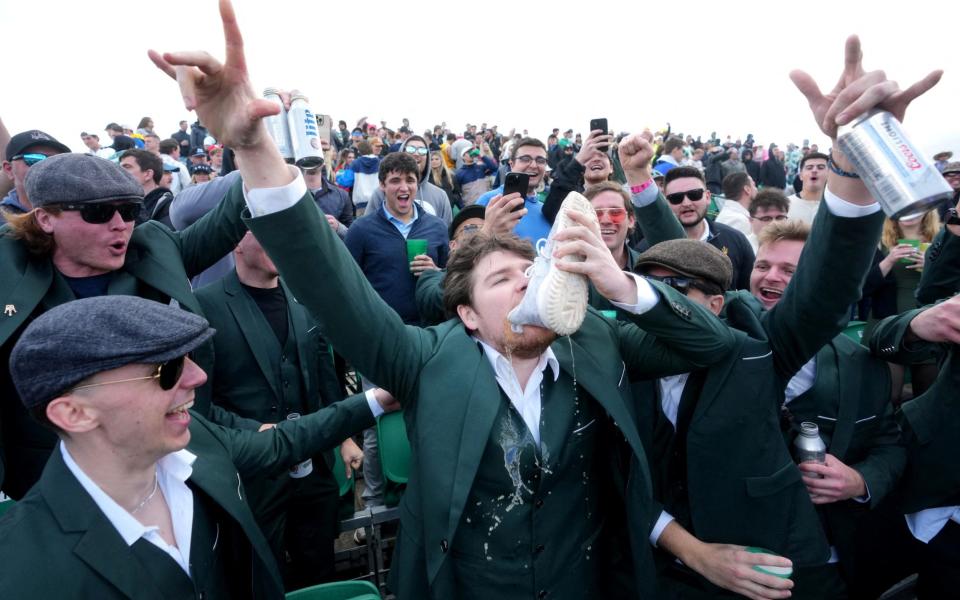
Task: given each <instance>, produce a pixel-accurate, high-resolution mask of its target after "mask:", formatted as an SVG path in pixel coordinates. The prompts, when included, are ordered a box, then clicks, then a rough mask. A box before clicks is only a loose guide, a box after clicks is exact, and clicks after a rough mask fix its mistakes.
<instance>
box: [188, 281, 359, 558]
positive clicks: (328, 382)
mask: <svg viewBox="0 0 960 600" xmlns="http://www.w3.org/2000/svg"><path fill="white" fill-rule="evenodd" d="M281 285H282V284H281ZM284 291H285V292H286V296H287V315H288V316H287V319H288V323H289V325H290V327H289V331H290V334H289V335H291V336H292V338H293V345H295V347H296V357H295V358H296V360H297V363H298V367H299V369H298V371H299V377H298V378H297V380H296V381H287V380H286V379H285V377H284V376H283V375H282V374H281V372H280V356H281V353H282V352H283V349H282V348H281V347H280V345H279V344H278V342H277V336H276V334H275V333H274V332H273V329H272V328H271V327H270V324H269V323H268V322H267V320H266V318H265V317H264V316H263V313H262V312H261V311H260V308H259V307H258V306H257V304H256V302H254V300H253V298H251V297H250V294H248V293H247V291H246V290H245V289H244V288H243V285H242V284H241V283H240V279H239V278H238V277H237V272H236V271H233V272H231V273H229V274H228V275H226V276H224V277H223V279H221V280H219V281H216V282H214V283H212V284H210V285H208V286H205V287H203V288H201V289H199V290H197V299H198V300H199V301H200V305H201V306H202V307H203V311H204V313H205V314H206V315H207V319H208V320H209V321H210V325H211V326H212V327H213V328H214V329H216V330H217V334H216V336H215V337H214V338H213V343H214V349H215V354H216V362H215V364H214V366H213V369H212V371H210V372H209V373H208V379H207V383H206V384H205V386H206V387H208V388H210V392H211V396H212V399H213V403H214V405H215V406H221V407H223V408H224V409H226V410H227V411H229V412H231V413H235V414H237V415H239V416H241V417H245V418H247V419H250V420H251V421H250V422H251V423H253V424H257V423H279V422H281V421H284V420H285V419H286V418H287V415H288V414H289V413H291V412H298V413H301V414H309V413H313V412H316V411H317V410H319V409H320V408H321V407H323V406H329V405H330V404H333V403H334V402H337V401H339V400H341V399H342V395H341V392H340V387H339V385H338V384H337V374H336V371H335V369H334V367H333V357H332V356H331V354H330V350H329V347H328V345H327V343H326V341H325V340H324V339H323V337H321V336H320V331H319V329H317V327H316V324H315V322H314V321H313V319H312V318H311V317H310V315H309V314H308V313H307V310H306V309H305V308H304V307H303V305H301V304H300V303H299V302H297V301H296V299H295V298H294V297H293V294H291V293H290V292H289V291H288V290H286V286H284ZM290 386H296V387H293V388H292V390H293V391H296V390H297V389H299V390H301V392H300V393H295V394H291V387H290ZM285 394H286V395H285ZM285 397H286V398H292V399H293V400H295V401H301V402H302V403H303V406H285V403H284V398H285ZM256 428H257V427H252V429H254V430H256ZM313 458H314V461H313V469H314V473H312V474H311V475H309V477H311V478H321V479H325V480H326V481H327V483H328V485H327V486H326V487H329V488H330V489H331V490H332V489H333V488H334V487H335V484H334V483H333V477H332V473H331V472H330V468H329V467H330V466H331V465H332V464H333V455H332V453H330V452H327V453H324V454H323V455H319V454H318V455H317V456H315V457H313ZM288 466H292V465H288ZM314 483H315V482H314ZM244 484H245V485H246V487H247V489H248V490H249V492H250V499H251V501H250V502H251V508H252V509H253V512H254V515H255V516H256V517H257V520H258V522H259V523H260V524H261V527H262V529H263V531H264V534H265V535H267V537H268V538H270V540H271V542H272V543H274V544H275V545H278V544H279V543H280V542H279V540H280V539H281V538H282V530H283V523H284V520H285V515H286V507H287V505H288V502H289V500H290V498H291V495H292V493H293V489H294V486H293V480H291V479H290V478H289V477H288V476H287V474H286V473H279V474H264V473H259V474H255V475H253V476H250V477H247V478H245V479H244ZM321 485H322V484H321Z"/></svg>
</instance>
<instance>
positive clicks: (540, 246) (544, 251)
mask: <svg viewBox="0 0 960 600" xmlns="http://www.w3.org/2000/svg"><path fill="white" fill-rule="evenodd" d="M548 244H549V240H547V238H540V239H539V240H537V243H536V244H535V245H534V248H535V251H536V254H537V255H536V257H534V259H533V262H532V263H530V266H529V267H527V268H526V269H525V270H524V272H523V276H524V277H526V278H527V279H530V278H531V277H532V276H533V270H534V269H535V268H536V267H537V264H538V263H541V262H543V261H545V260H548V259H549V258H550V252H549V250H548Z"/></svg>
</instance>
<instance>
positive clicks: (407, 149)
mask: <svg viewBox="0 0 960 600" xmlns="http://www.w3.org/2000/svg"><path fill="white" fill-rule="evenodd" d="M403 151H404V152H406V153H407V154H419V155H420V156H426V155H427V153H428V152H430V150H429V149H427V148H418V147H417V146H405V147H404V148H403Z"/></svg>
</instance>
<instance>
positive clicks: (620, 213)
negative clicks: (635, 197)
mask: <svg viewBox="0 0 960 600" xmlns="http://www.w3.org/2000/svg"><path fill="white" fill-rule="evenodd" d="M593 211H594V212H595V213H597V219H603V217H604V216H606V217H607V218H608V219H610V222H611V223H613V224H615V225H619V224H620V223H623V222H624V221H626V220H627V211H626V209H623V208H595V209H593Z"/></svg>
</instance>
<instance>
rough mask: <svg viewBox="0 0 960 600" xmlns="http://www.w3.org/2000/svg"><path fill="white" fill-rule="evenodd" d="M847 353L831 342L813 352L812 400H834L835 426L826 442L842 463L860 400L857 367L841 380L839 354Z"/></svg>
mask: <svg viewBox="0 0 960 600" xmlns="http://www.w3.org/2000/svg"><path fill="white" fill-rule="evenodd" d="M841 353H843V354H850V352H849V351H848V350H847V349H845V348H843V346H842V343H841V344H840V345H837V344H836V343H835V342H833V341H831V342H830V343H829V344H827V345H826V346H824V347H823V348H821V349H820V351H819V352H818V353H817V381H816V383H815V390H816V392H817V393H816V398H818V399H820V398H823V399H824V400H826V401H829V402H833V401H834V399H836V402H837V403H838V406H837V424H836V426H835V427H834V430H833V438H832V439H831V440H830V448H829V451H830V454H832V455H834V456H836V457H837V458H839V459H841V460H843V457H844V456H845V455H846V454H847V450H848V449H849V448H850V442H851V441H852V440H853V429H854V424H855V423H856V419H857V408H858V400H859V397H860V377H861V375H862V371H861V370H860V369H859V368H853V369H847V372H845V373H843V377H841V376H840V375H841V373H840V364H841V362H842V361H841V357H840V354H841Z"/></svg>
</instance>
